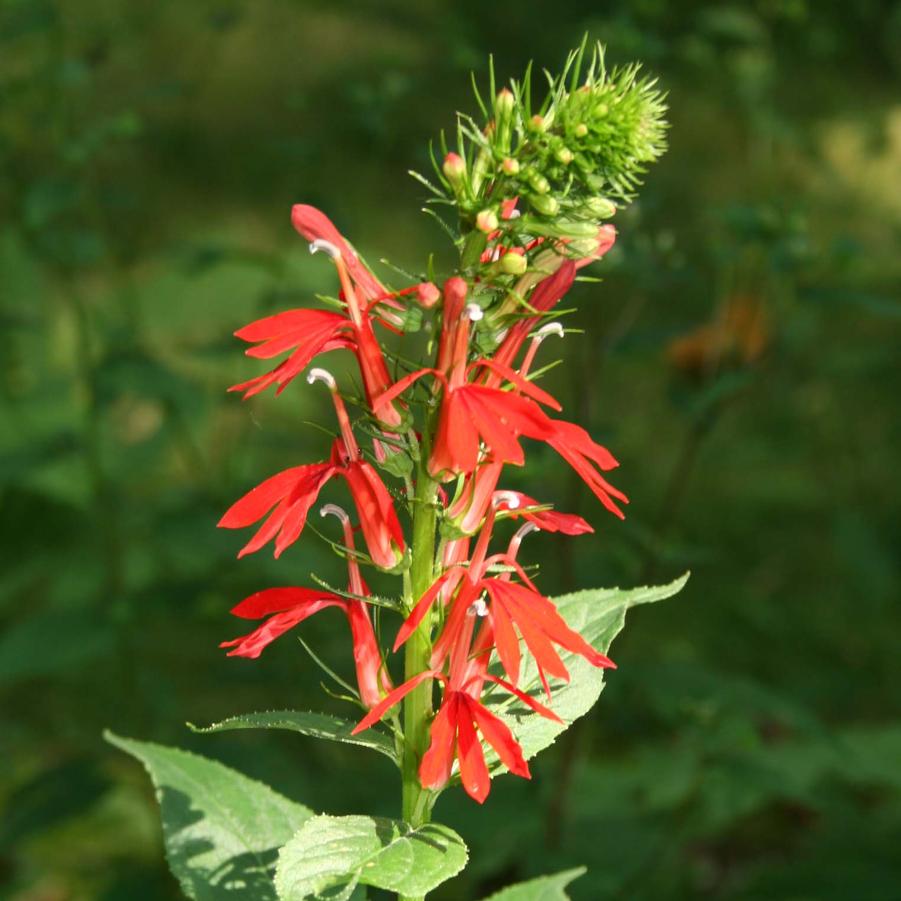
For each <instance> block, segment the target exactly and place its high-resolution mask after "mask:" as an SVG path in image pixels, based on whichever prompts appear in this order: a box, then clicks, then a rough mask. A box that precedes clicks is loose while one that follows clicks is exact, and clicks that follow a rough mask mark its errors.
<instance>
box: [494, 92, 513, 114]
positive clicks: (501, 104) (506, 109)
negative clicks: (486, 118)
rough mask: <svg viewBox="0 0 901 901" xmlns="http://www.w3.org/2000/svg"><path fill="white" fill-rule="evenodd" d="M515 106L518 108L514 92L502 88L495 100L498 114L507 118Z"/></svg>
mask: <svg viewBox="0 0 901 901" xmlns="http://www.w3.org/2000/svg"><path fill="white" fill-rule="evenodd" d="M514 106H516V98H515V97H514V96H513V92H512V91H511V90H510V89H509V88H501V90H500V91H498V92H497V97H495V98H494V108H495V109H496V110H497V114H498V115H499V116H507V115H509V114H510V113H511V112H513V107H514Z"/></svg>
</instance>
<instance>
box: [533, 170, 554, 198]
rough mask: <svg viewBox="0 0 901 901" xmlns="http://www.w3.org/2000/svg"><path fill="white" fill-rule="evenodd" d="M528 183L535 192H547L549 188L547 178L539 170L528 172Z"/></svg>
mask: <svg viewBox="0 0 901 901" xmlns="http://www.w3.org/2000/svg"><path fill="white" fill-rule="evenodd" d="M529 184H530V185H531V186H532V188H533V190H534V191H535V192H536V193H537V194H547V192H548V191H550V189H551V186H550V184H549V183H548V180H547V179H546V178H545V177H544V176H543V175H542V174H541V173H540V172H530V173H529Z"/></svg>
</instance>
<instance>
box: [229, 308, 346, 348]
mask: <svg viewBox="0 0 901 901" xmlns="http://www.w3.org/2000/svg"><path fill="white" fill-rule="evenodd" d="M347 324H348V320H347V318H346V317H344V316H342V315H341V314H340V313H332V312H330V311H328V310H285V311H284V312H282V313H276V314H275V315H274V316H266V317H265V318H264V319H257V320H256V321H255V322H251V323H250V324H249V325H245V326H244V328H241V329H238V331H236V332H235V337H236V338H240V339H241V340H242V341H248V342H250V343H252V344H255V343H257V342H258V341H269V340H271V339H272V338H278V337H281V336H283V335H286V334H288V333H297V334H299V335H300V336H301V337H303V336H304V335H306V334H308V333H309V332H311V331H319V330H324V329H338V328H341V327H342V326H346V325H347Z"/></svg>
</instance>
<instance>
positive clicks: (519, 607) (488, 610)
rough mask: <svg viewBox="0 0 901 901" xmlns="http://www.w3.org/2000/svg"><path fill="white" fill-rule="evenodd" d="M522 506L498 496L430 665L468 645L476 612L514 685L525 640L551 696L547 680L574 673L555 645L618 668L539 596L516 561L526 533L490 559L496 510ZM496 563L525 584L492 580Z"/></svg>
mask: <svg viewBox="0 0 901 901" xmlns="http://www.w3.org/2000/svg"><path fill="white" fill-rule="evenodd" d="M517 504H518V498H517V497H516V495H514V494H513V493H512V492H504V491H499V492H496V494H495V498H494V503H493V504H492V507H491V510H490V511H489V514H488V518H487V520H486V522H485V525H484V526H483V527H482V531H481V533H480V534H479V540H478V543H477V545H476V548H475V550H474V551H473V554H472V557H471V559H470V561H469V567H468V569H467V570H466V575H465V578H461V579H459V588H458V590H457V593H456V596H455V597H454V598H453V600H452V601H451V603H450V604H449V607H448V614H447V618H446V620H445V622H444V627H443V629H442V631H441V635H440V636H439V637H438V640H437V641H436V642H435V645H434V647H433V649H432V655H431V660H430V663H431V666H432V667H433V668H435V669H440V667H441V666H442V665H443V664H444V662H445V661H446V660H447V659H448V658H449V657H452V655H453V653H454V650H455V649H456V648H458V647H459V645H460V642H461V640H463V638H462V636H464V635H465V633H466V631H467V630H468V629H469V628H470V627H469V623H468V617H469V616H470V614H471V611H472V610H474V609H475V610H477V611H479V612H481V613H483V614H484V615H485V616H486V617H487V622H488V623H489V624H490V626H491V628H492V632H493V638H494V644H495V646H496V648H497V653H498V657H499V659H500V661H501V665H502V666H503V668H504V671H505V672H506V674H507V677H508V678H509V680H510V681H511V683H513V684H514V685H516V684H517V683H518V682H519V674H520V665H521V660H522V654H521V650H520V637H521V638H522V641H523V643H524V644H525V646H526V648H527V649H528V651H529V652H530V653H531V655H532V657H533V658H534V659H535V662H536V664H537V665H538V672H539V676H540V678H541V681H542V684H543V685H544V688H545V691H546V693H547V694H548V696H550V693H551V692H550V685H549V681H548V678H547V676H548V675H550V676H553V677H555V678H558V679H562V680H563V681H569V672H568V670H567V669H566V666H565V665H564V663H563V661H562V660H561V658H560V655H559V653H558V652H557V650H556V647H555V645H556V646H557V647H560V648H563V649H564V650H567V651H570V652H571V653H573V654H578V655H579V656H581V657H584V658H585V659H586V660H587V661H588V662H589V663H591V664H592V666H597V667H603V668H612V667H615V664H614V663H613V661H612V660H610V658H608V657H606V656H605V655H604V654H601V653H600V652H599V651H597V650H595V648H593V647H592V646H591V645H590V644H589V643H588V642H587V641H585V639H584V638H582V636H581V635H579V633H578V632H576V631H575V630H573V629H571V628H570V627H569V625H567V623H566V620H564V619H563V617H562V616H561V615H560V613H559V612H558V611H557V608H556V607H555V606H554V603H553V601H551V600H550V599H549V598H546V597H545V596H544V595H542V594H541V593H540V592H539V591H538V589H537V588H536V587H535V585H534V583H533V582H532V581H531V580H530V579H529V577H528V576H527V575H526V573H525V571H524V570H523V569H522V567H521V566H520V565H519V564H518V563H517V562H516V554H517V552H518V550H519V544H520V542H521V540H522V537H523V534H525V533H524V532H523V530H520V531H519V532H518V533H517V534H516V535H515V536H514V538H513V540H512V541H511V543H510V547H509V548H508V550H507V553H506V554H496V555H494V556H492V557H486V550H487V547H488V543H489V542H490V540H491V533H492V530H493V527H494V521H495V517H496V511H497V509H498V508H499V507H501V506H506V507H508V508H514V509H515V507H516V506H517ZM534 527H535V526H534V524H533V523H528V524H527V528H529V529H531V528H534ZM493 564H501V565H503V566H506V567H508V568H509V569H512V570H513V571H514V572H515V573H516V574H517V576H518V577H519V579H520V580H521V583H522V584H520V583H515V582H512V581H511V574H510V572H509V571H508V572H504V573H502V574H501V575H499V576H490V575H489V574H488V573H489V569H490V567H491V566H492V565H493ZM452 578H453V570H446V571H445V572H444V573H442V574H441V575H440V576H439V577H438V579H436V580H435V582H434V583H433V584H432V585H431V586H430V588H429V589H428V591H426V593H425V594H424V595H423V596H422V597H421V598H420V599H419V601H418V602H417V604H416V605H415V606H414V608H413V610H412V611H411V612H410V614H409V616H408V617H407V619H406V620H405V621H404V623H403V625H402V626H401V628H400V629H399V631H398V633H397V638H396V639H395V642H394V650H395V651H397V650H398V648H400V647H401V646H402V645H403V644H404V643H405V642H406V641H407V639H408V638H409V637H410V636H411V635H412V634H413V632H414V631H415V630H416V628H417V627H418V626H419V624H420V623H421V622H422V620H423V619H424V618H425V616H426V614H427V613H428V612H429V610H430V609H431V607H432V605H433V604H434V603H435V601H436V599H437V598H438V597H439V595H440V592H441V590H442V588H443V586H444V585H445V583H447V581H448V580H449V579H452ZM486 597H487V598H488V600H489V601H490V603H488V604H486V603H485V598H486Z"/></svg>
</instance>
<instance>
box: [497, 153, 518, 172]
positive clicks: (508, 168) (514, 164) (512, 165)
mask: <svg viewBox="0 0 901 901" xmlns="http://www.w3.org/2000/svg"><path fill="white" fill-rule="evenodd" d="M501 169H503V171H504V175H518V174H519V160H515V159H513V157H512V156H508V157H507V158H506V159H505V160H504V161H503V162H502V163H501Z"/></svg>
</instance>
